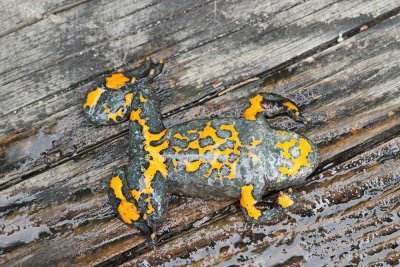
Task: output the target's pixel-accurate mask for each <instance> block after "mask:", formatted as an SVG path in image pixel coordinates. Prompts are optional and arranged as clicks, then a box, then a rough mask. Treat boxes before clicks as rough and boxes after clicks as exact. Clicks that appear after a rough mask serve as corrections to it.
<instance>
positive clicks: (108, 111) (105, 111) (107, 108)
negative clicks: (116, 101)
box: [103, 103, 110, 114]
mask: <svg viewBox="0 0 400 267" xmlns="http://www.w3.org/2000/svg"><path fill="white" fill-rule="evenodd" d="M103 109H104V113H105V114H108V113H110V108H109V107H108V106H107V103H104V104H103Z"/></svg>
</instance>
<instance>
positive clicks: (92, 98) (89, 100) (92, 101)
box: [83, 87, 104, 109]
mask: <svg viewBox="0 0 400 267" xmlns="http://www.w3.org/2000/svg"><path fill="white" fill-rule="evenodd" d="M103 92H104V89H102V88H99V87H97V88H96V89H95V90H93V91H91V92H90V93H89V94H88V95H87V97H86V102H85V104H83V108H84V109H85V108H87V107H89V108H91V107H94V106H95V105H96V104H97V101H99V98H100V96H101V94H102V93H103Z"/></svg>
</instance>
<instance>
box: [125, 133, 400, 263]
mask: <svg viewBox="0 0 400 267" xmlns="http://www.w3.org/2000/svg"><path fill="white" fill-rule="evenodd" d="M399 182H400V138H395V139H393V140H391V141H389V142H387V143H385V144H382V145H380V146H379V147H377V148H374V149H372V150H370V151H367V152H365V153H363V154H361V155H357V156H356V157H355V158H353V159H351V160H349V161H346V162H344V163H342V164H340V165H338V166H336V167H334V168H332V169H329V170H327V171H325V172H323V173H321V174H320V175H319V176H317V177H314V178H313V181H312V182H311V183H309V184H308V185H307V186H304V187H301V188H299V189H298V190H305V191H306V192H308V193H307V195H306V196H305V198H306V199H307V200H308V201H312V202H314V203H316V205H315V206H314V207H313V208H310V209H308V210H302V211H298V213H297V214H290V215H289V216H288V217H286V216H282V217H281V218H280V219H279V220H278V221H277V222H276V221H275V222H270V223H267V224H260V225H249V224H247V223H244V222H243V216H242V215H241V214H240V210H239V209H238V211H237V212H235V213H233V214H230V215H229V216H226V217H224V218H221V219H219V220H216V221H213V222H212V223H210V224H207V225H204V226H202V227H201V228H200V229H198V228H197V229H193V230H192V231H188V232H187V233H185V234H184V235H181V236H180V237H179V238H176V239H174V240H171V241H170V242H167V243H165V244H164V245H162V246H159V247H157V249H156V250H155V251H153V250H148V251H146V252H145V253H142V254H140V255H137V254H133V255H132V256H131V258H133V260H131V261H128V262H126V263H125V264H123V266H142V265H146V266H156V265H157V266H158V265H162V266H180V265H183V264H184V265H186V264H188V265H193V266H214V265H217V264H220V263H223V265H224V266H226V265H235V266H237V265H239V266H249V265H250V266H265V265H268V266H275V264H283V266H287V265H289V263H292V264H294V265H293V266H298V265H302V266H303V264H304V263H305V265H304V266H332V265H334V266H345V265H352V264H356V265H357V264H360V265H362V266H366V265H367V263H372V262H377V263H380V264H384V263H385V262H386V265H389V264H390V261H389V260H390V259H389V258H388V257H387V256H388V255H389V254H393V249H394V248H397V249H398V242H399V241H400V234H399V233H400V232H399V231H400V225H399V223H398V222H399V219H400V218H399V214H400V213H399V212H400V206H399V201H398V200H399V197H400V185H399ZM270 199H271V198H270ZM311 212H312V213H314V214H313V215H310V213H311ZM389 256H390V255H389ZM392 257H393V255H392ZM396 257H397V261H398V260H399V259H400V257H399V256H398V255H397V256H394V258H392V259H391V260H392V262H393V261H395V259H396ZM301 263H302V264H301ZM290 266H292V265H290ZM392 266H394V265H392Z"/></svg>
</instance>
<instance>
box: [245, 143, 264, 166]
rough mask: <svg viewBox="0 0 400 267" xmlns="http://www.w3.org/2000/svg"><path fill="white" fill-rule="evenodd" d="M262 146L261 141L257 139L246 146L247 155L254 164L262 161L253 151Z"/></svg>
mask: <svg viewBox="0 0 400 267" xmlns="http://www.w3.org/2000/svg"><path fill="white" fill-rule="evenodd" d="M260 144H261V140H259V139H255V140H253V141H252V142H251V144H250V145H245V147H246V148H247V155H248V156H249V157H250V158H251V159H252V160H253V161H254V162H259V161H260V159H259V158H258V156H257V155H256V154H254V153H253V152H252V151H251V149H252V148H255V147H256V146H258V145H260Z"/></svg>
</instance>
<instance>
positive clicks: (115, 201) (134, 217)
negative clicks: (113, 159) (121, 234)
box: [108, 166, 152, 234]
mask: <svg viewBox="0 0 400 267" xmlns="http://www.w3.org/2000/svg"><path fill="white" fill-rule="evenodd" d="M126 178H127V177H126V167H125V166H124V167H122V168H119V169H117V170H116V171H114V173H113V175H112V176H111V178H110V179H109V181H108V186H109V187H108V197H109V200H110V203H111V205H112V207H113V209H114V210H115V212H116V213H117V214H118V217H119V218H120V219H121V220H122V221H123V222H125V223H126V224H128V225H131V226H134V227H136V228H138V229H139V230H140V231H141V232H145V233H149V234H151V233H152V231H151V229H150V228H149V227H148V225H147V223H146V221H145V220H144V219H143V211H142V210H141V209H140V207H139V206H138V203H137V202H136V201H135V199H134V197H133V196H132V193H131V190H130V189H129V186H128V183H127V179H126Z"/></svg>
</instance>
